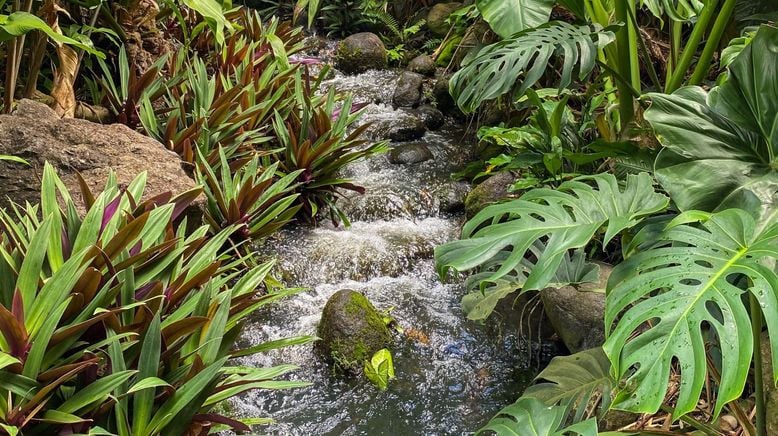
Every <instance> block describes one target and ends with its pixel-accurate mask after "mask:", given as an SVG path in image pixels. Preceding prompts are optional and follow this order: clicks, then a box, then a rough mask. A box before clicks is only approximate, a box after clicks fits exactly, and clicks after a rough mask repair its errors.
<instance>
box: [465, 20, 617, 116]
mask: <svg viewBox="0 0 778 436" xmlns="http://www.w3.org/2000/svg"><path fill="white" fill-rule="evenodd" d="M614 39H615V37H614V34H613V32H612V31H611V30H610V29H603V28H602V27H601V26H599V25H586V26H575V25H572V24H568V23H564V22H557V21H552V22H550V23H547V24H544V25H542V26H540V27H536V28H532V29H529V30H525V31H523V32H520V33H517V34H516V35H514V36H512V37H511V38H509V39H506V40H503V41H500V42H498V43H496V44H492V45H489V46H486V47H484V48H483V49H481V51H479V52H478V54H477V55H476V56H475V57H474V58H473V59H472V60H471V61H470V62H468V63H467V65H465V66H464V67H463V68H462V69H461V70H459V71H458V72H457V73H456V74H454V76H453V77H452V78H451V85H450V87H451V95H452V96H453V97H454V98H455V99H456V101H457V104H458V105H459V107H460V108H462V110H463V111H465V112H473V111H475V110H476V109H477V108H478V106H480V105H481V103H483V102H484V101H487V100H492V99H495V98H497V97H500V96H502V95H504V94H507V93H509V92H510V93H512V97H514V98H519V97H521V96H522V95H524V93H525V92H526V91H527V90H528V89H530V88H531V87H532V86H533V85H535V83H537V82H538V81H539V80H540V79H541V77H542V76H543V74H544V73H545V72H546V70H547V69H548V65H549V62H550V61H551V59H552V58H553V57H555V56H558V57H560V58H562V59H563V60H564V63H563V65H562V70H561V78H560V80H559V89H563V88H566V87H567V86H569V85H570V83H571V82H572V80H573V73H574V71H575V70H576V67H577V70H578V77H579V78H581V79H583V78H585V77H586V76H588V75H589V73H591V72H592V70H593V69H594V67H595V64H596V60H597V51H598V50H599V49H601V48H603V47H605V46H606V45H608V44H610V43H611V42H613V41H614Z"/></svg>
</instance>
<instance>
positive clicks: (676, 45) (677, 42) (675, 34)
mask: <svg viewBox="0 0 778 436" xmlns="http://www.w3.org/2000/svg"><path fill="white" fill-rule="evenodd" d="M680 8H681V6H680V5H678V9H680ZM682 30H683V22H681V21H676V20H673V19H672V18H671V19H670V55H669V56H668V58H667V69H666V70H665V83H667V82H669V81H670V79H671V78H672V77H673V74H674V73H675V67H676V65H678V52H679V51H681V31H682Z"/></svg>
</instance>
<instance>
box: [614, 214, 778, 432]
mask: <svg viewBox="0 0 778 436" xmlns="http://www.w3.org/2000/svg"><path fill="white" fill-rule="evenodd" d="M705 215H706V214H700V213H698V212H697V213H695V214H694V216H696V217H703V218H705ZM690 216H692V214H684V215H682V216H681V217H679V218H677V219H676V221H679V220H680V222H686V221H691V220H690V219H689V217H690ZM776 261H778V222H776V220H775V219H772V222H771V224H770V225H767V226H765V227H764V228H763V229H762V230H759V226H757V223H756V221H755V220H754V218H753V217H752V216H751V215H749V214H748V213H746V212H745V211H743V210H739V209H729V210H726V211H723V212H719V213H716V214H712V215H709V218H708V219H707V220H706V221H705V222H703V223H702V224H701V225H700V224H697V223H686V224H679V223H677V222H671V223H670V224H669V225H668V228H667V229H666V230H665V232H663V234H661V235H660V236H659V242H658V243H657V244H656V245H654V247H653V248H650V249H647V250H645V251H643V252H640V253H638V254H636V255H634V256H632V257H630V258H629V259H627V260H626V261H625V262H623V263H621V264H620V265H618V266H617V267H616V268H615V269H614V271H613V273H612V274H611V276H610V279H609V283H608V295H607V300H606V309H605V326H606V335H607V340H606V342H605V345H604V346H603V348H604V350H605V352H606V354H607V355H608V357H609V359H610V361H611V363H612V366H613V372H614V375H615V376H616V377H617V378H618V379H619V380H622V379H626V380H624V383H623V386H625V388H624V390H622V391H621V392H620V393H619V394H618V395H617V396H616V398H615V399H614V406H615V407H616V408H619V409H622V410H628V411H632V412H638V413H654V412H656V411H657V410H658V409H659V407H660V406H661V405H662V403H663V401H664V399H665V393H666V390H667V382H668V377H669V376H670V371H671V368H673V367H675V368H678V369H680V373H681V380H680V385H679V391H678V400H677V404H676V407H675V413H674V415H675V417H678V416H681V415H683V414H685V413H688V412H690V411H692V410H694V408H695V407H696V405H697V403H698V399H699V397H700V393H701V392H702V389H703V387H704V386H705V382H706V380H707V366H706V347H705V342H706V338H711V337H715V338H717V341H718V343H719V348H720V349H721V371H720V372H721V380H720V383H719V386H718V398H717V401H716V406H715V414H718V413H719V412H720V411H721V408H722V407H723V406H724V405H725V404H726V403H728V402H730V401H732V400H734V399H736V398H739V397H740V396H741V394H742V391H743V388H744V386H745V384H746V380H747V377H748V372H749V368H750V367H751V358H752V354H753V351H754V343H753V339H752V338H753V336H752V334H753V332H752V327H751V322H750V317H749V312H748V310H747V308H746V307H745V305H744V303H743V301H744V298H743V297H744V294H751V295H752V296H753V297H754V298H756V300H757V301H758V302H759V306H761V310H762V312H763V313H764V318H765V322H766V324H767V327H768V330H769V332H770V343H771V348H772V350H773V368H774V369H775V370H778V296H777V295H776V290H778V274H776V270H775V265H776V263H775V262H776ZM746 300H747V299H746ZM617 319H618V324H614V323H615V322H616V320H617ZM773 376H774V378H775V379H776V380H778V372H776V373H775V374H773Z"/></svg>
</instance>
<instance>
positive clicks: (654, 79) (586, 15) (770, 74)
mask: <svg viewBox="0 0 778 436" xmlns="http://www.w3.org/2000/svg"><path fill="white" fill-rule="evenodd" d="M484 3H486V2H484ZM567 3H572V2H560V4H561V5H562V6H564V7H566V8H567V9H568V10H569V11H570V12H571V13H573V14H574V15H575V16H576V17H577V20H586V21H589V23H588V24H584V25H583V26H587V25H588V26H594V25H595V24H599V25H602V26H609V25H613V24H614V23H613V22H612V21H610V20H611V18H609V17H613V16H615V17H617V19H619V18H618V17H623V18H622V19H621V20H622V24H621V27H617V28H608V31H611V32H614V33H613V34H612V35H613V36H612V37H610V38H608V39H606V40H603V41H604V43H603V44H602V45H600V46H597V45H595V44H596V41H597V40H596V39H592V38H591V37H588V38H589V39H582V40H580V41H583V43H579V44H577V45H576V44H574V43H572V41H573V40H574V39H573V38H567V37H564V38H563V37H562V34H561V33H560V32H559V31H558V30H553V31H552V30H551V29H554V26H558V24H556V23H549V24H544V23H541V24H539V25H536V26H535V27H531V28H529V29H520V30H518V33H515V34H512V35H503V36H504V38H505V39H504V40H503V41H500V42H498V43H496V44H495V45H492V46H488V47H485V48H483V49H482V50H481V51H479V52H478V53H477V54H476V55H475V57H473V58H472V60H471V61H470V63H466V64H465V66H464V68H463V69H462V70H460V71H459V72H458V73H457V76H456V77H455V79H454V80H453V81H452V87H451V89H452V94H453V95H454V96H455V97H457V98H458V103H459V104H460V106H461V108H462V109H463V110H466V111H473V110H475V109H476V108H478V107H479V106H480V105H481V104H482V103H484V102H485V101H487V100H492V99H504V101H503V102H502V103H501V104H503V107H507V108H509V109H511V110H514V111H526V108H527V104H528V102H530V103H532V104H534V106H535V108H534V109H532V110H530V111H529V120H530V124H529V125H520V126H515V127H508V128H506V127H504V126H500V127H494V128H484V129H482V133H481V139H487V140H491V141H495V142H497V141H502V142H503V143H504V144H508V145H512V147H511V148H509V149H504V150H505V151H506V152H504V153H503V155H502V156H501V157H499V158H492V159H490V160H488V161H487V162H488V164H489V165H490V166H489V167H488V168H487V170H486V173H487V174H488V172H490V171H494V169H495V168H500V164H502V165H504V167H505V168H506V169H509V170H512V171H516V170H519V171H522V172H524V173H525V174H526V172H534V171H537V168H543V169H544V170H548V169H549V168H548V159H547V158H546V159H544V160H540V159H538V157H537V156H536V157H535V159H534V160H526V159H527V150H533V151H534V150H535V149H534V148H531V147H529V146H528V144H531V145H534V144H543V143H544V141H543V139H542V138H543V137H544V135H549V134H550V135H552V137H553V135H554V132H555V130H554V129H553V128H549V127H545V128H538V125H537V120H538V117H541V118H545V117H547V115H546V114H547V113H548V109H549V107H553V106H550V105H551V104H553V103H551V102H548V101H543V100H542V99H539V98H538V92H540V91H543V92H546V91H545V90H542V89H537V88H538V87H542V86H548V85H551V86H557V84H558V83H559V82H560V80H561V87H564V88H570V90H569V91H564V92H560V91H557V94H558V95H566V96H567V97H566V99H570V100H573V99H575V98H576V97H577V96H578V95H585V96H590V95H592V89H591V87H592V86H601V87H602V88H601V89H602V92H605V93H609V92H612V91H614V90H615V91H618V92H617V94H616V98H614V96H613V95H611V96H610V97H607V99H606V100H604V101H607V102H611V103H614V104H617V105H618V114H616V113H613V112H611V113H610V114H606V113H601V114H600V115H594V116H593V117H592V116H591V115H590V112H588V109H587V110H583V109H578V110H577V111H573V112H572V115H571V117H576V116H579V117H582V118H584V119H587V118H588V119H591V120H593V124H594V126H596V129H597V132H598V133H599V136H600V137H601V140H600V141H602V140H603V139H604V140H606V141H607V140H610V141H615V140H617V139H619V138H621V139H626V140H627V141H626V142H621V143H619V142H613V143H612V144H611V145H605V147H606V148H610V147H614V148H615V147H618V146H617V144H623V145H620V146H622V147H626V148H625V149H626V150H638V149H639V148H640V151H639V152H640V153H641V154H642V155H643V158H642V159H643V160H644V161H645V160H646V156H649V157H650V161H651V163H652V165H637V164H636V163H635V161H631V159H633V158H634V157H636V155H632V156H628V155H621V156H620V155H618V154H616V155H611V157H608V156H606V155H601V156H600V157H601V158H608V160H607V161H605V163H604V164H602V165H600V166H599V169H600V171H601V170H602V169H608V168H610V169H613V170H614V171H613V174H609V173H604V174H596V175H594V176H588V175H584V176H580V177H577V178H576V179H573V180H572V181H567V182H563V183H561V184H558V183H559V182H558V179H553V178H548V179H546V180H544V181H542V182H540V184H539V185H537V186H539V187H536V188H535V189H531V190H529V191H527V192H526V193H524V194H523V195H521V196H520V197H519V199H518V200H511V201H506V202H503V203H499V204H496V205H493V206H489V207H487V208H486V209H484V210H483V211H481V212H480V213H479V214H477V215H476V216H475V217H474V218H473V219H471V220H470V221H468V222H467V223H466V224H465V226H464V228H463V230H462V238H461V240H459V241H454V242H451V243H448V244H444V245H442V246H440V247H438V249H437V250H436V259H437V263H438V268H439V272H440V273H441V275H442V276H446V275H447V274H448V272H449V271H450V270H455V271H457V272H471V273H472V274H471V275H470V277H469V278H468V281H467V283H468V287H469V288H470V289H471V293H470V294H469V295H467V296H466V297H465V298H463V301H462V304H463V307H464V308H465V310H466V311H468V313H469V316H470V317H471V318H472V319H484V318H486V317H487V316H488V315H489V314H490V313H491V312H492V310H493V309H494V307H495V305H496V303H497V301H498V300H499V299H501V298H504V297H505V296H507V295H510V294H511V293H513V292H516V291H520V292H528V291H541V290H543V289H544V288H546V287H549V286H554V287H556V286H559V285H565V284H568V283H580V282H581V281H586V280H592V279H596V275H595V274H593V273H592V269H593V268H594V267H595V266H594V265H591V266H587V265H590V264H589V262H591V261H595V260H597V261H601V260H603V257H607V259H608V260H609V261H610V262H613V263H615V264H616V266H615V268H614V270H613V272H612V273H611V275H610V277H609V280H608V285H607V289H606V308H605V314H604V319H603V322H604V328H605V335H606V341H605V343H604V345H603V347H602V348H601V349H600V348H596V349H593V350H588V351H584V352H581V353H578V354H575V355H572V356H569V357H563V358H557V359H555V360H554V361H553V362H552V363H551V364H550V365H549V366H548V367H547V368H546V369H545V370H544V371H543V372H541V374H540V375H539V376H538V379H537V380H538V383H537V384H536V385H534V386H532V387H530V388H529V389H527V390H526V391H525V392H524V395H523V396H522V397H521V398H520V399H519V400H518V401H517V402H516V403H515V404H514V405H511V406H508V407H507V408H505V409H503V410H502V411H501V412H500V413H499V414H498V415H497V416H495V418H494V419H493V420H492V421H490V422H489V424H487V425H486V426H485V427H484V428H483V429H482V430H481V432H485V433H497V434H522V433H521V430H523V429H526V428H528V426H532V427H533V428H535V429H539V428H542V429H543V430H541V431H540V432H539V433H538V434H587V435H589V434H591V435H594V434H598V433H597V427H598V424H597V423H598V421H600V420H601V419H602V418H603V417H604V416H605V414H606V412H607V411H608V410H610V409H617V410H624V411H630V412H636V413H641V414H646V415H649V416H650V415H653V414H656V413H663V412H668V413H669V415H668V416H669V418H671V419H672V420H673V421H682V422H683V423H684V425H685V426H687V428H688V427H691V428H694V429H697V430H700V431H703V432H705V433H706V434H708V433H711V432H714V433H717V432H718V429H717V424H715V421H716V420H717V419H718V418H719V416H721V415H722V414H724V413H728V414H731V415H732V416H734V417H735V418H734V419H736V421H737V424H738V425H739V426H741V427H742V428H743V429H744V431H747V432H749V434H758V435H765V434H767V433H766V427H765V413H766V411H765V398H764V392H763V390H762V386H763V378H764V379H765V380H766V381H765V382H764V383H766V384H765V386H766V385H767V384H774V383H770V382H776V381H778V373H772V374H762V370H763V369H762V368H763V366H762V355H761V352H760V351H759V350H760V349H764V347H765V346H766V347H767V348H769V349H771V350H772V356H776V353H778V349H776V348H775V346H776V345H778V343H776V341H774V340H773V339H772V336H775V334H773V330H775V327H774V324H775V323H776V322H777V321H778V313H775V306H776V303H777V302H778V299H777V298H778V297H776V295H775V290H776V289H778V287H777V286H778V270H776V261H778V251H776V247H778V242H777V239H778V236H777V234H778V219H776V216H777V215H776V214H777V212H776V211H778V209H777V208H776V198H777V196H778V185H777V184H776V168H778V167H776V151H777V150H776V149H775V138H774V136H775V132H776V126H778V118H776V116H777V114H778V109H777V108H775V107H774V106H775V105H774V101H775V97H776V95H778V92H777V91H778V90H776V87H775V80H774V77H775V75H776V72H775V71H774V70H775V65H776V62H778V58H776V53H778V50H776V48H777V47H778V31H776V29H775V27H773V26H771V25H762V26H760V27H756V28H755V27H750V28H746V29H744V32H745V33H744V36H743V37H742V38H739V39H737V40H735V41H734V42H733V43H732V45H730V46H729V47H727V50H726V52H725V53H724V54H723V55H724V56H725V57H724V59H723V62H724V63H725V65H726V67H727V71H726V72H723V74H721V75H720V77H718V78H716V77H715V76H709V71H710V69H711V65H712V64H713V60H714V53H715V51H717V50H718V48H719V46H720V45H722V44H719V41H722V38H724V36H723V28H724V27H725V26H726V25H727V23H729V22H730V20H731V17H732V13H733V9H732V8H733V7H734V5H735V3H736V2H734V1H731V2H730V1H727V2H724V3H723V4H721V5H719V4H717V2H701V3H699V4H695V5H693V4H691V3H689V4H686V3H683V2H681V3H683V4H682V5H681V3H679V4H678V5H675V4H672V5H671V4H668V3H666V2H643V3H642V6H644V7H645V8H647V13H648V14H649V15H650V16H654V17H657V18H662V19H666V20H668V23H669V24H668V26H669V29H672V30H670V32H669V33H670V37H671V42H672V44H674V45H673V47H672V53H671V54H670V60H671V62H670V64H669V65H667V70H666V81H665V83H664V84H662V83H661V80H659V75H658V73H657V70H656V65H655V64H654V63H653V62H651V61H650V53H649V52H648V50H647V47H646V46H645V45H646V41H640V40H638V38H636V37H637V34H635V33H634V32H635V30H637V29H638V26H639V23H638V21H637V20H636V16H637V14H638V12H640V11H639V10H638V8H637V7H636V6H637V5H636V4H634V2H613V3H614V4H615V6H613V9H609V8H608V7H607V5H605V4H604V2H595V1H587V2H584V6H585V8H577V7H576V5H573V4H570V5H568V4H567ZM609 11H610V12H612V13H613V14H615V15H611V13H610V12H609ZM642 13H644V14H645V13H646V12H642ZM630 17H631V18H630ZM693 17H694V18H693ZM513 22H514V24H515V25H517V26H518V25H520V23H519V22H518V21H517V20H515V19H514V20H513ZM491 24H492V26H493V27H495V26H497V27H498V26H500V24H495V23H491ZM563 26H566V27H570V28H572V25H571V24H564V25H563ZM579 26H580V25H579ZM687 26H688V27H689V30H690V33H688V34H684V38H686V39H685V40H684V41H682V36H681V35H682V33H681V32H682V30H681V29H682V28H683V27H687ZM497 27H495V31H497V30H498V28H497ZM579 29H587V28H586V27H579ZM588 29H593V28H588ZM534 32H549V34H548V35H547V36H545V37H544V38H542V39H539V41H540V43H538V44H537V45H535V46H534V48H531V47H532V46H531V45H529V44H527V45H526V46H524V45H522V41H524V40H525V39H528V38H529V35H532V34H533V33H534ZM587 32H591V30H587ZM597 32H598V33H596V34H595V35H598V36H597V37H601V36H602V33H601V32H603V31H602V30H599V31H597ZM706 32H707V33H709V34H710V35H709V36H710V40H708V41H706V42H705V43H704V44H702V45H701V44H700V42H701V41H702V39H701V38H702V36H703V35H704V34H705V33H706ZM498 33H499V32H498ZM582 36H583V34H582ZM614 36H615V37H614ZM560 41H565V42H560ZM587 41H588V42H587ZM725 41H726V40H725ZM682 42H683V43H685V46H683V44H682ZM559 44H570V45H569V46H568V47H565V46H563V45H559ZM723 45H724V46H725V47H726V46H727V44H726V42H724V44H723ZM510 46H513V47H515V48H517V50H507V49H504V50H503V48H507V47H510ZM587 46H588V47H594V49H590V50H589V53H592V56H588V55H586V57H585V59H587V60H586V62H584V61H582V60H580V59H584V55H585V54H581V55H580V57H579V53H581V52H580V51H579V50H583V48H582V47H587ZM519 47H522V48H521V49H518V48H519ZM562 47H564V48H562ZM633 49H634V53H633V52H632V51H633ZM500 50H503V51H502V52H501V51H500ZM522 50H524V51H522ZM494 53H502V54H501V55H499V56H494V55H493V54H494ZM538 53H539V54H538ZM554 54H556V55H558V56H560V57H561V59H560V61H559V62H558V63H554V62H551V63H550V64H549V65H548V66H547V65H546V63H547V62H548V60H549V59H552V56H553V55H554ZM633 55H634V56H643V59H645V62H637V61H636V60H635V59H630V58H631V56H633ZM538 59H539V61H538ZM589 59H591V60H589ZM695 60H696V64H695V62H694V61H695ZM531 61H532V62H537V63H531ZM578 63H580V64H581V69H580V70H579V71H580V72H581V73H583V75H582V76H580V78H585V77H588V75H589V74H591V75H594V76H595V77H601V78H602V79H601V80H599V81H595V82H594V83H589V84H582V83H580V82H579V81H576V80H575V78H574V77H573V71H574V67H575V66H576V65H577V64H578ZM514 65H517V66H518V68H513V66H514ZM641 65H642V66H645V67H647V70H643V71H641V70H640V69H639V66H641ZM584 66H586V68H583V67H584ZM623 67H625V68H623ZM636 68H638V69H637V70H636ZM635 71H637V72H638V74H635ZM579 80H580V79H579ZM644 81H647V82H650V83H648V84H646V83H644ZM712 82H715V83H717V84H718V86H713V87H710V86H706V87H702V86H697V85H700V84H703V83H707V84H710V83H712ZM684 84H687V85H692V86H685V87H684V86H682V85H684ZM583 87H588V89H585V88H584V89H580V88H583ZM533 88H536V89H533ZM652 88H653V90H654V92H651V93H647V94H642V89H652ZM633 99H636V100H634V102H636V103H638V105H637V106H632V107H629V106H630V105H633V104H634V103H633ZM625 107H626V108H625ZM518 113H520V112H518ZM525 113H526V112H525ZM614 116H615V118H614ZM533 117H534V118H533ZM555 118H557V117H554V116H552V117H550V118H549V119H555ZM519 119H520V120H525V119H526V115H525V116H524V117H520V118H519ZM568 119H569V118H568ZM606 123H607V126H606ZM551 125H552V124H551V123H547V124H546V126H551ZM651 137H655V138H656V141H657V142H655V143H653V144H651V142H652V140H651ZM557 138H559V136H557ZM555 142H556V144H559V145H561V141H560V139H557V140H556V141H555ZM630 142H631V143H632V145H630ZM600 144H601V145H600V146H603V142H600ZM646 144H648V147H647V148H646V146H645V145H646ZM515 145H520V146H518V147H517V146H515ZM636 145H637V147H638V148H636V147H635V146H636ZM654 148H656V151H653V150H652V149H654ZM631 153H632V152H630V154H631ZM646 153H647V154H646ZM652 155H653V157H651V156H652ZM523 159H524V160H523ZM544 167H545V168H544ZM641 169H642V172H640V170H641ZM624 170H626V171H624ZM636 170H637V172H638V174H637V175H634V173H635V172H636ZM624 173H626V174H627V175H626V178H625V179H624V180H623V181H620V180H618V179H617V176H619V177H620V176H621V175H622V174H624ZM630 173H633V174H630ZM520 177H524V179H525V180H526V175H523V176H520ZM536 180H537V179H536ZM653 180H656V181H657V182H658V183H659V185H658V186H653ZM535 183H537V181H536V182H535ZM542 185H548V186H549V187H544V186H542ZM526 186H527V184H526V183H525V181H523V180H522V179H521V178H520V179H519V181H517V182H516V187H517V189H520V188H519V187H521V188H524V187H526ZM663 193H666V194H667V195H666V196H665V195H664V194H663ZM613 241H620V242H621V250H618V246H617V245H616V244H614V243H613ZM569 271H573V272H574V274H561V275H563V276H565V277H564V278H565V279H566V280H560V278H561V277H560V272H565V273H566V272H569ZM587 276H588V278H587ZM763 332H764V333H766V335H763ZM765 338H769V339H765ZM763 340H768V341H769V343H768V344H766V345H764V344H762V341H763ZM772 363H773V368H775V363H776V361H775V359H773V362H772ZM748 397H751V398H754V404H755V405H754V406H753V413H754V415H755V417H754V418H753V419H750V418H749V416H748V413H747V412H745V411H744V410H743V408H742V407H743V406H742V401H743V399H745V398H748ZM704 401H709V402H710V404H711V405H712V407H711V412H710V415H707V419H709V420H711V421H712V422H710V423H709V422H706V421H700V420H698V419H695V418H694V417H692V415H694V414H695V413H696V411H698V409H699V407H700V406H699V405H700V404H701V402H704ZM694 416H695V417H698V416H699V415H694ZM569 425H573V427H570V428H566V427H567V426H569Z"/></svg>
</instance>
